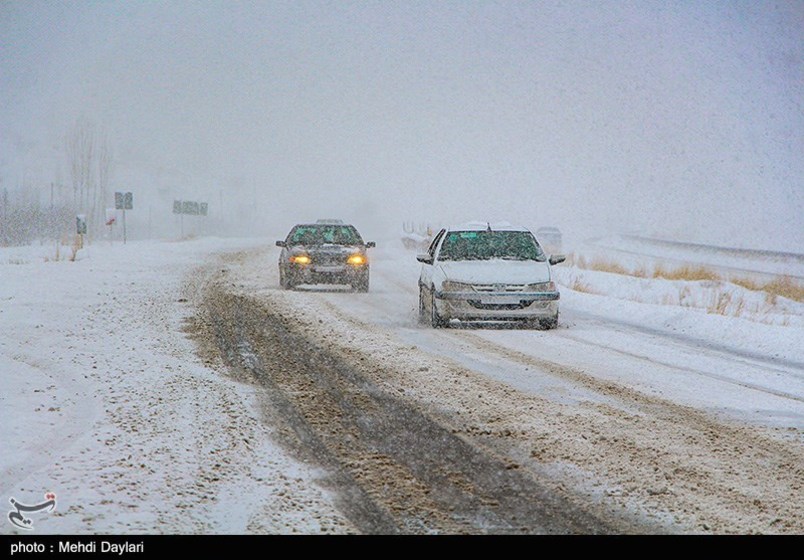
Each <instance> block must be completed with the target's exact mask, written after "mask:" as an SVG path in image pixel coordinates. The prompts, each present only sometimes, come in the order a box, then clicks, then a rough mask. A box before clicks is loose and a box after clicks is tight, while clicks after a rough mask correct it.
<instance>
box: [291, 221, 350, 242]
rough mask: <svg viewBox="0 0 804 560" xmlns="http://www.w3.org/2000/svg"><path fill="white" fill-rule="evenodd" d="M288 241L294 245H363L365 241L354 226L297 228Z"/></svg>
mask: <svg viewBox="0 0 804 560" xmlns="http://www.w3.org/2000/svg"><path fill="white" fill-rule="evenodd" d="M288 239H289V241H290V243H291V244H292V245H325V244H328V243H331V244H334V245H362V243H363V240H362V239H361V237H360V234H359V233H357V230H356V229H355V228H354V227H352V226H340V225H309V226H297V227H295V228H294V229H293V231H291V232H290V235H289V236H288Z"/></svg>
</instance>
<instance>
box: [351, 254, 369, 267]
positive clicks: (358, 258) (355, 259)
mask: <svg viewBox="0 0 804 560" xmlns="http://www.w3.org/2000/svg"><path fill="white" fill-rule="evenodd" d="M346 262H347V263H349V264H354V265H358V264H366V257H364V256H363V255H360V254H357V255H351V256H350V257H349V258H348V259H346Z"/></svg>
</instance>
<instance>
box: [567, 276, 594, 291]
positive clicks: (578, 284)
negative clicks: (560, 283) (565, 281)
mask: <svg viewBox="0 0 804 560" xmlns="http://www.w3.org/2000/svg"><path fill="white" fill-rule="evenodd" d="M570 289H571V290H574V291H576V292H584V293H586V294H596V293H597V292H595V291H594V290H593V289H592V288H590V287H589V284H584V283H583V282H582V281H581V279H580V278H576V279H574V280H573V281H572V285H571V286H570Z"/></svg>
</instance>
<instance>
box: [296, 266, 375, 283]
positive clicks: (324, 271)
mask: <svg viewBox="0 0 804 560" xmlns="http://www.w3.org/2000/svg"><path fill="white" fill-rule="evenodd" d="M368 270H369V269H368V266H365V265H362V266H356V265H350V264H344V265H327V266H324V265H315V264H312V265H305V266H300V265H291V266H290V270H289V272H290V275H291V277H292V278H293V280H294V283H295V284H352V283H355V282H359V281H361V279H364V278H365V276H366V274H368Z"/></svg>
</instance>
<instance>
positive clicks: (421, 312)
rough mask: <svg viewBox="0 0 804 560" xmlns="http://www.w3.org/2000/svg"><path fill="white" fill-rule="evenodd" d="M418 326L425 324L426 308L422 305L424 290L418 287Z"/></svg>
mask: <svg viewBox="0 0 804 560" xmlns="http://www.w3.org/2000/svg"><path fill="white" fill-rule="evenodd" d="M419 324H420V325H426V324H427V307H426V306H425V305H424V288H422V287H421V286H419Z"/></svg>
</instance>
